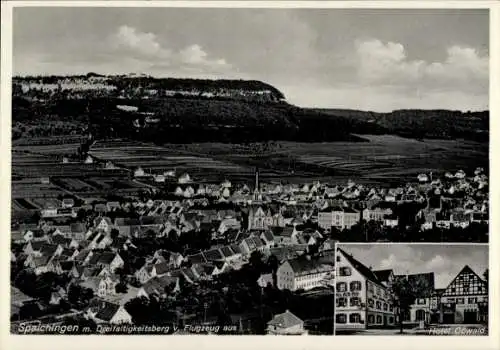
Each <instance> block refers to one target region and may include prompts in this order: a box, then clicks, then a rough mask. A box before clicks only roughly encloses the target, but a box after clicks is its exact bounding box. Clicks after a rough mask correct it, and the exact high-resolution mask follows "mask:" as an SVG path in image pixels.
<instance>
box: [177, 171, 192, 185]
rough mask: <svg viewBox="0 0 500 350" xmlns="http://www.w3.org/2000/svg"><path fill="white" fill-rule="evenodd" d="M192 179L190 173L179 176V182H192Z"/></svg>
mask: <svg viewBox="0 0 500 350" xmlns="http://www.w3.org/2000/svg"><path fill="white" fill-rule="evenodd" d="M191 181H192V180H191V177H190V176H189V174H188V173H184V174H182V175H181V176H179V179H178V180H177V182H178V183H179V184H187V183H190V182H191Z"/></svg>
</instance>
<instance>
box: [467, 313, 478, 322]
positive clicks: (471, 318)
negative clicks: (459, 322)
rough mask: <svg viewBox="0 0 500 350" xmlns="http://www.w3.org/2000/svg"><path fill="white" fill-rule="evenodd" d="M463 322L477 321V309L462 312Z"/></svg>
mask: <svg viewBox="0 0 500 350" xmlns="http://www.w3.org/2000/svg"><path fill="white" fill-rule="evenodd" d="M464 323H468V324H471V323H477V311H465V312H464Z"/></svg>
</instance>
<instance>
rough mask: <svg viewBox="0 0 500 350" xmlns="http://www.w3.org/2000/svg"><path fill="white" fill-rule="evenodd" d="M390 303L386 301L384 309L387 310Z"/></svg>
mask: <svg viewBox="0 0 500 350" xmlns="http://www.w3.org/2000/svg"><path fill="white" fill-rule="evenodd" d="M387 308H388V305H387V303H384V311H387Z"/></svg>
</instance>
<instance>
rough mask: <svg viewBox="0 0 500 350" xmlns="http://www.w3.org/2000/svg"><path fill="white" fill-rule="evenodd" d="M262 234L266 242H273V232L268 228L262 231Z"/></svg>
mask: <svg viewBox="0 0 500 350" xmlns="http://www.w3.org/2000/svg"><path fill="white" fill-rule="evenodd" d="M263 235H264V239H265V240H266V241H267V242H273V241H274V235H273V233H272V232H271V231H270V230H266V231H264V233H263Z"/></svg>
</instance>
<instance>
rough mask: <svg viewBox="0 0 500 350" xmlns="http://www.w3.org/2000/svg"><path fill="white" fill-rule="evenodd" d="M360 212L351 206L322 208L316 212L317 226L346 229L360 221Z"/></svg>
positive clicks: (327, 228) (326, 228) (328, 228)
mask: <svg viewBox="0 0 500 350" xmlns="http://www.w3.org/2000/svg"><path fill="white" fill-rule="evenodd" d="M360 219H361V218H360V213H359V212H358V211H357V210H355V209H351V208H339V207H337V208H332V209H327V210H322V211H320V212H319V213H318V225H319V227H321V228H323V229H325V230H330V229H331V228H332V227H335V228H337V229H340V230H342V229H346V228H347V229H348V228H351V227H352V226H354V225H356V224H357V223H359V221H360Z"/></svg>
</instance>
